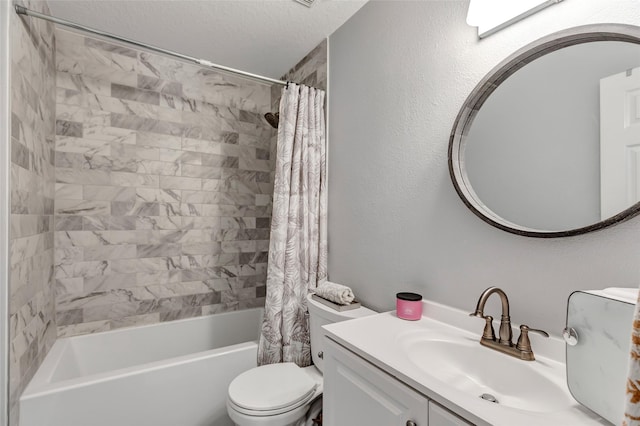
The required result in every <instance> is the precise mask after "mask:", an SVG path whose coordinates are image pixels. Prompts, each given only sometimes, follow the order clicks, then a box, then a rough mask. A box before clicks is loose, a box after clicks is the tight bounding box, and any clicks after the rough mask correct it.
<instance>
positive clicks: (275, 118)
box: [264, 112, 280, 129]
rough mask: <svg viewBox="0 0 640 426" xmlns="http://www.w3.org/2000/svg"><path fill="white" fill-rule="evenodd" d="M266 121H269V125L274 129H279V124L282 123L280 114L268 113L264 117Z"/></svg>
mask: <svg viewBox="0 0 640 426" xmlns="http://www.w3.org/2000/svg"><path fill="white" fill-rule="evenodd" d="M264 119H265V120H267V123H269V124H270V125H271V127H273V128H274V129H277V128H278V123H279V122H280V113H279V112H276V113H275V114H273V113H271V112H268V113H266V114H265V115H264Z"/></svg>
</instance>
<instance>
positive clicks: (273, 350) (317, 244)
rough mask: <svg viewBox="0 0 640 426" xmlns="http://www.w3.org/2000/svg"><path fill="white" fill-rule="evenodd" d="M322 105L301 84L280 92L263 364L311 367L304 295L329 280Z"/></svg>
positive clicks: (317, 92)
mask: <svg viewBox="0 0 640 426" xmlns="http://www.w3.org/2000/svg"><path fill="white" fill-rule="evenodd" d="M324 99H325V93H324V91H322V90H318V89H314V88H310V87H307V86H303V85H297V84H292V83H289V84H288V86H287V87H286V88H284V89H282V100H281V101H280V125H279V127H278V142H277V157H276V171H275V180H274V191H273V214H272V217H271V237H270V243H269V261H268V269H267V294H266V302H265V313H264V320H263V323H262V333H261V335H260V344H259V346H258V365H263V364H273V363H278V362H295V363H296V364H298V365H299V366H300V367H306V366H308V365H310V364H311V348H310V343H309V325H308V316H307V303H306V296H307V293H308V291H309V289H313V288H315V287H317V285H318V284H320V283H322V282H323V281H325V280H326V275H327V273H326V270H327V231H326V222H327V201H326V197H327V195H326V167H325V165H326V136H325V121H324Z"/></svg>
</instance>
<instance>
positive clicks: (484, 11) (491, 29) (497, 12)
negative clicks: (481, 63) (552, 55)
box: [296, 0, 562, 38]
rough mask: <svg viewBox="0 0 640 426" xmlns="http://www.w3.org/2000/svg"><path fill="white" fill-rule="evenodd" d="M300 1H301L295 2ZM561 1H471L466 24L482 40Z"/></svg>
mask: <svg viewBox="0 0 640 426" xmlns="http://www.w3.org/2000/svg"><path fill="white" fill-rule="evenodd" d="M296 1H302V0H296ZM561 1H562V0H471V1H470V3H469V11H468V13H467V24H469V25H471V26H473V27H478V37H480V38H484V37H487V36H490V35H491V34H493V33H495V32H497V31H500V30H501V29H503V28H505V27H508V26H509V25H511V24H513V23H515V22H518V21H520V20H522V19H524V18H526V17H527V16H530V15H533V14H534V13H536V12H539V11H541V10H542V9H544V8H546V7H549V6H551V5H553V4H556V3H559V2H561Z"/></svg>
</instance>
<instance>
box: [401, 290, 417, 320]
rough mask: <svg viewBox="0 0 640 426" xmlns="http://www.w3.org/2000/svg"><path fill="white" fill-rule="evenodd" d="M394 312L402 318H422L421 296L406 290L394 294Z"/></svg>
mask: <svg viewBox="0 0 640 426" xmlns="http://www.w3.org/2000/svg"><path fill="white" fill-rule="evenodd" d="M396 313H397V315H398V318H401V319H404V320H409V321H417V320H419V319H420V318H422V296H421V295H419V294H417V293H406V292H403V293H398V294H396Z"/></svg>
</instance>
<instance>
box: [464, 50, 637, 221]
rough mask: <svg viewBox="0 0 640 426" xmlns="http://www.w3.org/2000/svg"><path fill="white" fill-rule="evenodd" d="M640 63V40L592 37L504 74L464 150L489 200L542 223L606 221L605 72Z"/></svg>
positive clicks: (477, 187) (514, 217) (513, 217)
mask: <svg viewBox="0 0 640 426" xmlns="http://www.w3.org/2000/svg"><path fill="white" fill-rule="evenodd" d="M638 66H640V45H637V44H633V43H624V42H614V41H605V42H597V43H586V44H580V45H577V46H571V47H569V48H566V49H561V50H558V51H555V52H553V53H550V54H548V55H546V56H543V57H541V58H538V59H536V60H535V61H534V62H532V63H530V64H529V65H527V66H526V67H525V68H523V69H521V70H519V71H518V72H516V73H515V74H514V75H512V76H510V77H509V78H508V79H507V80H506V81H505V82H503V83H502V84H501V85H500V87H498V88H497V89H496V91H495V92H493V93H492V94H491V96H490V97H489V98H488V99H487V101H486V102H485V103H484V104H483V105H482V108H481V109H480V111H479V112H478V115H477V116H476V117H475V119H474V121H473V125H472V126H471V129H470V131H469V135H468V138H467V143H466V149H465V154H464V155H465V164H466V168H467V174H468V176H469V181H470V182H471V184H472V185H473V189H474V191H475V192H476V194H477V195H478V197H480V199H481V200H482V202H483V203H485V204H486V205H487V206H488V207H489V208H490V209H491V210H492V211H493V212H495V213H497V214H498V215H499V216H501V217H503V218H505V219H507V220H508V221H510V222H513V223H516V224H518V225H523V226H527V227H530V228H534V229H544V230H554V231H561V230H566V229H574V228H580V227H582V226H588V225H592V224H594V223H596V222H599V221H600V96H599V95H600V79H602V78H604V77H608V76H610V75H613V74H618V73H620V72H624V71H626V70H628V69H631V68H636V67H638ZM621 190H624V188H621Z"/></svg>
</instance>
